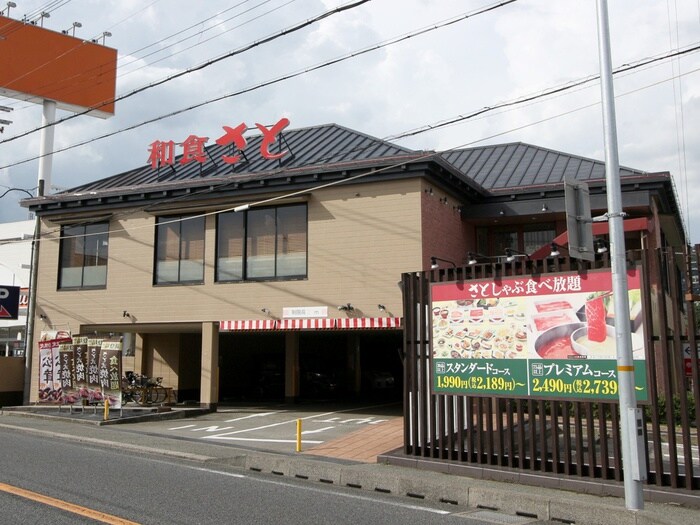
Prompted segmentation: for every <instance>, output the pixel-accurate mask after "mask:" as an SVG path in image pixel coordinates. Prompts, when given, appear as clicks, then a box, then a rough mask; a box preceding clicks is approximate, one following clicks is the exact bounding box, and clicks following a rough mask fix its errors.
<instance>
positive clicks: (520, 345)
mask: <svg viewBox="0 0 700 525" xmlns="http://www.w3.org/2000/svg"><path fill="white" fill-rule="evenodd" d="M627 277H628V279H627V280H628V288H629V302H630V314H629V316H627V317H626V318H625V319H623V320H622V321H621V322H625V323H629V325H630V330H631V332H632V351H633V360H634V367H635V372H634V375H635V391H636V395H637V400H638V401H646V400H647V398H648V394H647V385H646V377H647V374H646V356H645V349H644V341H645V339H644V326H643V323H642V319H643V316H642V302H641V292H640V278H639V271H638V270H636V269H635V270H630V271H629V272H628V274H627ZM611 290H612V274H611V272H610V270H602V271H591V272H587V273H585V274H579V273H565V274H561V273H559V274H543V275H538V276H522V277H515V278H502V279H488V280H474V281H465V282H451V283H434V284H432V285H431V301H432V303H431V306H432V315H431V318H432V330H431V348H432V364H433V368H432V370H433V391H434V392H435V393H456V394H468V395H484V396H499V395H502V396H509V397H513V396H517V397H526V396H531V397H540V398H542V397H545V398H558V399H600V400H606V401H616V400H618V384H617V345H616V338H615V323H616V322H617V320H616V319H615V316H614V312H613V309H614V307H613V300H612V292H611Z"/></svg>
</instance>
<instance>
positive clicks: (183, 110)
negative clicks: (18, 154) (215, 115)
mask: <svg viewBox="0 0 700 525" xmlns="http://www.w3.org/2000/svg"><path fill="white" fill-rule="evenodd" d="M477 14H480V12H479V13H477ZM448 23H454V22H448ZM440 27H444V25H443V26H441V25H434V26H431V27H430V28H428V29H422V30H420V31H417V32H414V33H409V34H408V35H405V36H402V37H397V38H395V39H392V40H389V41H385V42H384V43H381V44H376V45H373V46H370V47H368V48H364V49H362V50H359V51H354V52H351V53H349V54H347V55H343V56H342V57H338V58H335V59H332V60H329V61H327V62H323V63H321V64H317V65H315V66H311V67H309V68H306V69H303V70H300V71H297V72H295V73H290V74H287V75H285V76H282V77H277V78H274V79H271V80H268V81H266V82H262V83H260V84H256V85H254V86H251V87H249V88H244V89H242V90H239V91H235V92H232V93H228V94H225V95H221V96H219V97H216V98H213V99H209V100H206V101H204V102H199V103H197V104H194V105H191V106H188V107H185V108H181V109H179V110H176V111H173V112H171V113H167V114H165V115H160V116H158V117H154V118H152V119H149V120H146V121H142V122H138V123H136V124H133V125H131V126H127V127H125V128H121V129H119V130H115V131H112V132H109V133H105V134H103V135H100V136H97V137H92V138H90V139H86V140H84V141H82V142H77V143H75V144H71V145H69V146H66V147H64V148H60V149H56V150H54V152H53V153H52V154H56V153H62V152H64V151H68V150H71V149H75V148H77V147H80V146H84V145H86V144H90V143H92V142H96V141H98V140H102V139H105V138H109V137H112V136H114V135H118V134H120V133H123V132H125V131H131V130H133V129H137V128H139V127H142V126H145V125H147V124H152V123H154V122H158V121H159V120H164V119H167V118H170V117H174V116H176V115H180V114H182V113H186V112H188V111H191V110H193V109H197V108H199V107H202V106H205V105H208V104H212V103H214V102H219V101H221V100H225V99H227V98H232V97H235V96H239V95H242V94H245V93H249V92H252V91H256V90H258V89H262V88H263V87H267V86H270V85H273V84H276V83H279V82H282V81H284V80H289V79H291V78H295V77H298V76H301V75H303V74H306V73H309V72H311V71H315V70H318V69H322V68H324V67H328V66H331V65H335V64H337V63H340V62H343V61H345V60H349V59H351V58H354V57H357V56H359V55H361V54H364V53H368V52H370V51H374V50H377V49H381V48H382V47H387V46H389V45H393V44H396V43H398V42H401V41H403V40H406V39H408V38H412V37H414V36H416V35H417V34H422V33H424V32H426V31H428V30H435V29H438V28H440ZM698 50H700V44H698V45H695V46H693V47H691V48H688V49H684V50H677V51H673V52H671V53H667V54H665V55H661V56H656V57H651V58H648V59H645V60H642V61H639V62H637V63H635V64H631V65H624V66H621V67H619V68H617V69H616V70H615V71H613V74H615V75H617V74H620V73H625V72H628V71H632V70H635V69H638V68H641V67H643V66H647V65H650V64H653V63H656V62H659V61H661V60H666V59H668V58H673V57H676V56H681V55H685V54H688V53H692V52H696V51H698ZM596 79H598V75H591V76H589V77H586V78H584V79H580V80H577V81H573V82H569V83H567V84H564V85H562V86H557V87H555V88H552V89H549V90H546V91H544V92H542V91H540V92H538V93H537V94H532V95H528V96H525V97H521V98H518V99H515V100H511V101H507V102H502V103H500V104H495V105H493V106H487V107H485V108H482V109H479V110H476V111H474V112H472V113H470V114H467V115H459V116H457V117H454V118H452V119H448V120H445V121H443V122H440V123H437V124H430V125H428V126H427V127H423V128H417V129H414V130H411V131H407V132H404V133H402V134H400V135H393V136H390V137H387V138H386V140H398V139H401V138H405V137H409V136H413V135H417V134H418V133H422V132H423V131H429V130H435V129H439V128H442V127H445V126H449V125H451V124H455V123H457V122H463V121H465V120H469V119H472V118H475V117H477V116H479V115H482V114H485V113H489V112H492V111H495V110H496V109H501V108H504V107H508V106H515V105H519V104H524V103H526V102H530V101H533V100H537V99H540V98H543V97H548V96H552V95H554V94H557V93H562V92H564V91H568V90H570V89H573V88H575V87H579V86H581V85H584V84H587V83H590V82H593V81H595V80H596ZM38 129H40V128H38ZM14 138H17V137H12V139H14ZM8 140H10V139H8ZM2 143H3V142H0V144H2ZM45 155H48V154H45ZM38 158H41V156H35V157H30V158H28V159H24V160H21V161H17V162H15V163H12V164H7V165H4V166H0V169H3V168H10V167H14V166H19V165H21V164H26V163H28V162H32V161H34V160H36V159H38Z"/></svg>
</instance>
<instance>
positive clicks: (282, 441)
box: [202, 436, 323, 445]
mask: <svg viewBox="0 0 700 525" xmlns="http://www.w3.org/2000/svg"><path fill="white" fill-rule="evenodd" d="M202 439H222V440H225V441H254V442H256V443H296V442H297V440H296V439H262V438H243V437H229V436H204V437H202ZM301 443H302V444H304V443H308V444H309V445H320V444H321V443H323V441H309V440H306V439H304V440H302V442H301Z"/></svg>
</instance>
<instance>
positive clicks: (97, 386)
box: [87, 337, 102, 403]
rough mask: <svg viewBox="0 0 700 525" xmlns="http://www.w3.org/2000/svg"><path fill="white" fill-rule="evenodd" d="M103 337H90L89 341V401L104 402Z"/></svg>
mask: <svg viewBox="0 0 700 525" xmlns="http://www.w3.org/2000/svg"><path fill="white" fill-rule="evenodd" d="M101 349H102V338H101V337H89V338H88V343H87V400H88V403H101V402H102V383H101V382H100V350H101Z"/></svg>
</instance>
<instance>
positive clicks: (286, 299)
mask: <svg viewBox="0 0 700 525" xmlns="http://www.w3.org/2000/svg"><path fill="white" fill-rule="evenodd" d="M421 191H422V190H421V182H420V180H419V179H418V178H416V179H412V180H403V181H388V182H379V183H377V182H375V183H371V184H359V185H348V186H343V185H339V186H335V187H331V188H326V189H323V190H318V191H313V192H312V193H311V194H310V196H309V198H308V219H309V222H308V278H307V279H305V280H299V281H266V282H257V283H256V282H244V283H220V284H219V283H215V282H214V263H215V233H216V232H215V225H216V217H215V216H214V215H211V216H209V217H207V232H206V239H205V265H206V268H205V282H204V284H202V285H189V286H154V285H153V266H154V264H153V259H154V240H155V230H154V225H155V217H154V215H152V214H150V213H146V212H144V211H129V210H124V211H118V212H117V213H116V214H115V217H114V218H113V219H112V221H111V223H110V236H109V263H108V270H107V287H106V289H101V290H75V291H68V290H66V291H59V290H57V282H58V261H59V241H58V235H59V233H58V232H59V231H60V227H59V224H57V223H52V222H46V221H44V224H43V230H42V231H43V232H44V236H45V237H46V238H48V240H46V241H44V242H42V243H41V249H40V253H39V261H40V262H39V278H38V286H37V310H36V315H37V319H36V323H37V324H36V328H35V332H36V337H35V341H36V340H38V335H39V333H40V331H41V330H42V328H47V329H48V328H49V327H51V326H53V327H60V328H68V329H70V330H71V331H72V332H73V333H74V334H75V333H79V332H80V331H81V330H85V329H86V327H94V326H100V325H103V326H104V325H109V327H110V330H113V331H115V332H119V331H134V332H139V331H140V330H139V325H144V324H148V325H149V330H150V331H151V332H160V331H162V332H164V333H165V332H174V333H171V334H164V335H155V334H148V336H147V337H145V339H144V348H143V352H144V354H145V356H144V357H145V359H144V363H149V362H152V363H153V365H152V366H153V369H152V370H149V369H146V370H144V372H145V373H148V374H151V375H154V376H162V377H163V378H164V380H163V382H164V383H165V384H167V385H168V386H172V387H173V388H177V386H176V385H177V375H176V372H175V371H176V370H177V362H178V355H179V342H178V339H177V336H176V335H175V333H177V332H178V328H177V327H176V326H175V325H173V324H172V323H197V324H198V325H199V327H200V328H199V329H201V323H202V322H216V321H220V320H228V319H264V318H265V314H263V313H262V312H261V311H260V310H261V308H263V307H265V308H269V309H270V310H271V312H272V314H273V315H274V316H277V317H280V318H281V317H282V308H283V307H290V306H297V307H298V306H328V312H329V316H330V317H341V316H344V315H345V313H344V312H339V311H338V310H337V308H336V306H337V305H339V304H345V303H348V302H350V303H352V304H353V305H354V306H355V309H356V310H355V312H354V313H355V314H356V315H358V316H367V317H375V316H380V315H386V314H383V313H381V312H379V311H378V309H377V304H379V303H381V304H384V305H385V306H386V309H387V311H388V312H390V313H391V314H393V315H395V316H401V313H402V308H403V306H402V298H401V292H400V289H399V287H398V286H397V283H398V281H399V280H400V279H401V273H402V272H404V271H418V270H420V269H421V267H422V263H423V262H422V253H421V216H420V215H421V213H420V209H421V203H420V199H421ZM254 200H255V198H251V202H253V201H254ZM96 214H97V213H96ZM46 232H54V233H51V234H47V233H46ZM124 310H126V311H128V312H129V314H130V317H129V318H125V317H123V311H124ZM41 314H43V315H46V316H47V320H46V321H45V322H44V321H40V320H39V315H41ZM122 328H123V329H122ZM160 328H162V330H160ZM199 329H198V330H199ZM171 336H172V337H171ZM34 346H35V351H34V354H35V355H36V347H37V345H36V342H35V344H34ZM138 357H139V352H138V350H137V359H136V360H138ZM151 358H152V359H151ZM136 365H137V363H136V362H134V366H135V367H136ZM147 366H150V365H147ZM33 368H34V372H33V374H32V382H33V386H32V395H34V391H35V390H36V384H35V383H36V380H37V379H36V378H37V374H38V360H37V359H33Z"/></svg>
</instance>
